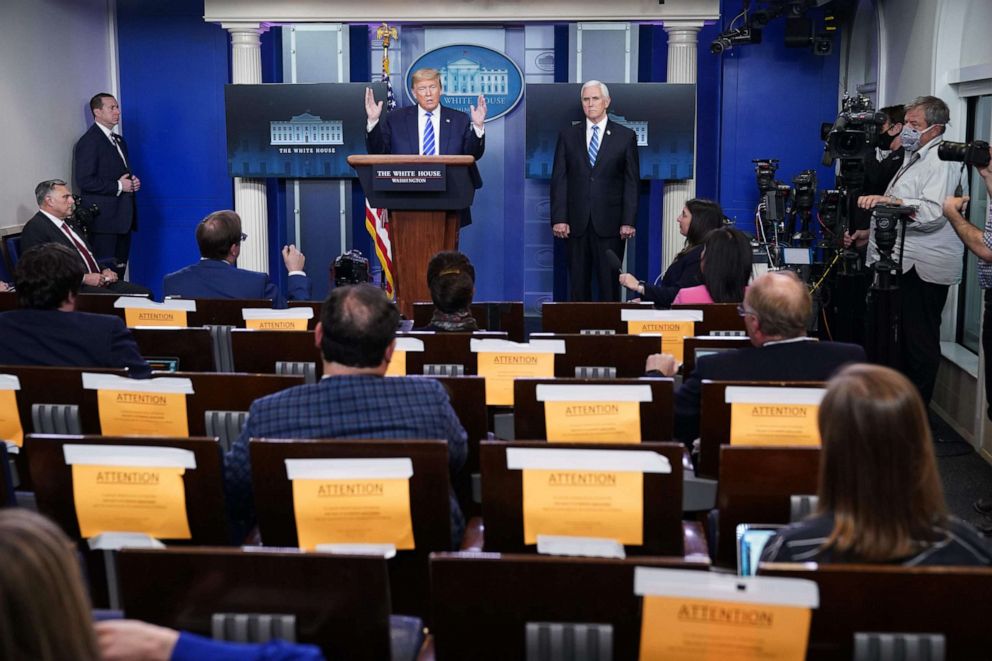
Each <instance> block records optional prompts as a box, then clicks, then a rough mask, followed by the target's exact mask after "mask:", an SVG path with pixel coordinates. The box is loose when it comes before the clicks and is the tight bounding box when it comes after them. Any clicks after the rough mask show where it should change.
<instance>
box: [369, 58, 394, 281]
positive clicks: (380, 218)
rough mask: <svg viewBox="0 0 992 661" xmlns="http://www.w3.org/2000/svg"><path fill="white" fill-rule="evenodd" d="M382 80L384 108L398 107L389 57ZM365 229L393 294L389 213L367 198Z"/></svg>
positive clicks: (384, 62) (386, 59) (384, 64)
mask: <svg viewBox="0 0 992 661" xmlns="http://www.w3.org/2000/svg"><path fill="white" fill-rule="evenodd" d="M382 80H383V81H385V83H386V103H385V104H383V105H384V106H385V107H384V108H383V110H385V111H387V112H388V111H390V110H393V109H394V108H395V107H396V97H395V96H393V85H392V83H391V82H390V81H389V59H388V58H386V57H383V58H382ZM365 229H366V230H368V232H369V235H370V236H371V237H372V242H373V243H374V244H375V254H376V255H377V256H378V257H379V263H380V264H382V276H383V278H385V280H386V294H388V295H389V296H392V295H393V292H394V290H395V286H394V282H393V248H392V244H391V243H390V241H389V215H388V212H387V211H386V210H385V209H376V208H374V207H373V206H372V205H371V204H369V200H368V198H365Z"/></svg>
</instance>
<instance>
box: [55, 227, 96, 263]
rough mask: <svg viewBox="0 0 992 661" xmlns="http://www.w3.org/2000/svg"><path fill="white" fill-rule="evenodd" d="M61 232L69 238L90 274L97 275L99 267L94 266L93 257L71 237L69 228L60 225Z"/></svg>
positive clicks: (77, 240) (80, 243)
mask: <svg viewBox="0 0 992 661" xmlns="http://www.w3.org/2000/svg"><path fill="white" fill-rule="evenodd" d="M62 231H64V232H65V234H66V236H68V237H69V240H70V241H72V242H73V243H74V244H75V245H76V250H78V251H79V254H81V255H82V256H83V261H84V262H86V266H88V267H89V269H90V273H99V272H100V267H99V266H97V265H96V260H95V259H93V255H92V254H91V253H90V251H89V249H88V248H87V247H86V246H84V245H83V244H82V242H80V241H79V239H77V238H76V237H75V236H74V235H73V233H72V232H71V231H70V230H69V226H68V225H66V224H65V223H62Z"/></svg>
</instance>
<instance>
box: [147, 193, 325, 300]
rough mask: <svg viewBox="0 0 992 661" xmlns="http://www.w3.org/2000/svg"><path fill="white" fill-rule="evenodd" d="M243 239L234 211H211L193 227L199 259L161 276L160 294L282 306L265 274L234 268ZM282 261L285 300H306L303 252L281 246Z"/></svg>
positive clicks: (307, 284) (307, 279) (279, 296)
mask: <svg viewBox="0 0 992 661" xmlns="http://www.w3.org/2000/svg"><path fill="white" fill-rule="evenodd" d="M247 238H248V235H247V234H244V233H243V232H242V231H241V217H240V216H238V214H236V213H235V212H233V211H230V210H225V211H215V212H213V213H212V214H210V215H209V216H207V217H206V218H204V219H203V220H201V221H200V224H199V225H197V226H196V243H197V245H198V246H199V247H200V261H199V262H197V263H196V264H190V265H189V266H187V267H186V268H183V269H180V270H178V271H176V272H175V273H170V274H169V275H167V276H165V282H164V284H163V293H164V294H165V295H166V296H181V297H182V298H268V299H271V300H272V306H273V307H276V308H284V307H286V300H285V299H284V298H283V295H282V292H280V291H279V288H278V287H276V285H275V284H274V283H273V282H272V281H270V280H269V275H268V274H267V273H260V272H258V271H249V270H247V269H239V268H238V267H237V263H238V256H239V255H240V254H241V242H242V241H244V240H245V239H247ZM282 260H283V263H285V265H286V270H287V271H289V300H291V301H301V300H307V299H309V298H310V278H308V277H307V274H306V273H304V271H303V264H304V262H305V260H306V258H305V257H304V255H303V253H301V252H300V251H299V250H297V248H296V246H295V245H288V246H283V249H282Z"/></svg>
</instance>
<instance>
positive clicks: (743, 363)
mask: <svg viewBox="0 0 992 661" xmlns="http://www.w3.org/2000/svg"><path fill="white" fill-rule="evenodd" d="M811 310H812V300H811V298H810V295H809V291H807V289H806V285H804V284H803V283H802V282H801V281H800V280H799V278H798V277H796V274H795V273H793V272H792V271H772V272H769V273H765V274H764V275H761V276H759V277H758V278H756V279H755V280H754V282H753V283H752V284H751V286H750V287H748V289H747V292H746V293H745V294H744V304H743V305H741V306H738V312H739V313H740V315H741V316H742V317H744V327H745V328H746V329H747V336H748V337H749V338H750V339H751V344H752V345H753V346H752V347H748V348H746V349H737V350H734V351H726V352H721V353H716V354H713V355H709V356H701V357H700V358H699V360H697V361H696V369H695V370H693V372H692V374H689V375H686V376H685V380H684V381H683V383H682V386H681V387H680V388H679V389H678V391H677V392H676V393H675V436H676V438H678V439H679V440H682V441H683V442H686V443H690V442H691V441H692V440H693V439H695V438H696V437H697V436H698V435H699V402H700V396H701V393H702V382H703V381H704V380H710V381H826V380H827V379H828V378H830V376H831V375H832V374H833V373H834V372H835V371H836V370H837V369H839V368H840V367H841V366H842V365H845V364H847V363H862V362H865V360H866V358H865V350H864V349H863V348H861V347H860V346H858V345H857V344H846V343H843V342H818V341H816V340H815V339H814V338H811V337H807V336H806V324H807V323H808V322H809V318H810V314H811ZM645 369H646V370H647V374H646V375H647V376H673V375H674V374H675V373H676V371H677V370H678V365H677V364H676V362H675V358H674V357H672V356H671V355H669V354H654V355H652V356H648V360H647V365H646V366H645Z"/></svg>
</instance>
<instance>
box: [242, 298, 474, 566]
mask: <svg viewBox="0 0 992 661" xmlns="http://www.w3.org/2000/svg"><path fill="white" fill-rule="evenodd" d="M399 319H400V315H399V311H398V310H397V309H396V306H395V305H394V304H393V302H392V301H390V300H389V299H387V298H386V295H385V294H384V293H383V292H382V290H380V289H377V288H376V287H373V286H372V285H365V284H362V285H352V286H347V287H337V288H335V289H334V290H333V291H331V294H330V296H328V297H327V300H326V301H324V305H323V308H322V310H321V313H320V323H318V324H317V328H316V331H315V333H316V345H317V347H318V348H320V350H321V352H322V354H323V359H324V361H323V362H324V376H323V378H322V379H321V380H320V382H319V383H316V384H312V385H303V386H296V387H294V388H288V389H286V390H283V391H282V392H278V393H275V394H273V395H269V396H267V397H262V398H261V399H257V400H255V402H254V403H253V404H252V405H251V409H250V411H249V415H248V423H247V424H246V425H245V428H244V430H242V432H241V436H239V437H238V440H237V441H235V443H234V445H233V446H232V447H231V450H230V451H229V452H228V453H227V455H226V456H225V458H224V482H225V488H226V491H227V504H228V508H229V510H230V517H231V523H232V524H233V527H234V529H235V531H236V534H238V535H239V539H240V538H243V534H244V533H246V532H247V531H248V530H249V529H250V528H251V527H252V526H253V525H254V523H255V512H254V509H253V506H252V503H253V501H252V485H251V465H250V464H249V454H248V441H249V439H251V438H301V439H316V438H334V439H342V438H396V439H421V438H426V439H433V438H436V439H443V440H446V441H448V470H449V472H450V474H451V478H452V483H454V482H455V481H456V479H457V476H458V473H459V471H461V469H462V466H464V464H465V458H466V455H467V453H468V449H467V444H466V440H467V435H466V433H465V429H464V428H463V427H462V424H461V422H459V420H458V416H457V415H456V414H455V411H454V409H452V408H451V402H450V401H449V399H448V393H447V392H446V391H445V389H444V386H442V385H441V383H440V382H438V381H435V380H434V379H429V378H424V377H389V378H388V379H387V378H385V374H386V369H387V368H388V367H389V361H390V360H391V359H392V357H393V349H394V347H395V346H396V327H397V325H398V324H399ZM450 500H451V528H452V546H453V547H455V548H456V547H457V541H456V540H458V539H460V538H461V533H462V531H463V530H464V527H465V524H464V518H463V517H462V513H461V509H460V508H459V507H458V501H457V500H455V498H454V494H453V492H451V494H450Z"/></svg>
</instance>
